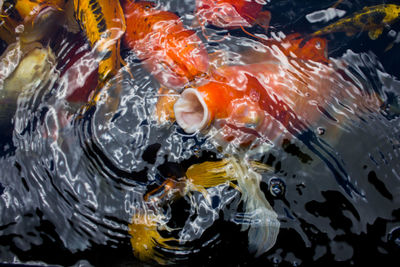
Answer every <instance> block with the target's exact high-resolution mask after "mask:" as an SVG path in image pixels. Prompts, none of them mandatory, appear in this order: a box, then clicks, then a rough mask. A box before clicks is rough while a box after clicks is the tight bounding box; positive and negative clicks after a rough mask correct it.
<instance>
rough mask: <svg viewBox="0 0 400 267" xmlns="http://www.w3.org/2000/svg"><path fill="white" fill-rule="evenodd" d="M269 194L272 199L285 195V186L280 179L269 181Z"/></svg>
mask: <svg viewBox="0 0 400 267" xmlns="http://www.w3.org/2000/svg"><path fill="white" fill-rule="evenodd" d="M268 187H269V192H270V194H271V195H272V196H273V197H276V198H278V197H281V196H283V195H284V194H285V188H286V185H285V183H284V182H283V181H282V179H280V178H276V177H274V178H271V179H270V180H269V186H268Z"/></svg>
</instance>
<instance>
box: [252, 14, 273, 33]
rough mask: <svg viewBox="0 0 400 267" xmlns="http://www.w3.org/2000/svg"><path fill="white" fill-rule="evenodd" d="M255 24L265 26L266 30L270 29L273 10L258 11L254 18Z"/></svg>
mask: <svg viewBox="0 0 400 267" xmlns="http://www.w3.org/2000/svg"><path fill="white" fill-rule="evenodd" d="M254 22H255V24H257V25H258V26H260V27H262V28H264V30H265V31H267V30H268V29H269V23H270V22H271V12H269V11H268V10H266V11H262V12H260V13H258V15H257V18H256V19H255V20H254Z"/></svg>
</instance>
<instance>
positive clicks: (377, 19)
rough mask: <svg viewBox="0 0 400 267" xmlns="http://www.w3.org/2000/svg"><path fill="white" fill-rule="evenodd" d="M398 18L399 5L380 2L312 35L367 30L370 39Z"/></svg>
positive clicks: (349, 33)
mask: <svg viewBox="0 0 400 267" xmlns="http://www.w3.org/2000/svg"><path fill="white" fill-rule="evenodd" d="M399 18H400V6H399V5H394V4H382V5H376V6H371V7H364V8H363V9H362V10H361V11H360V12H356V13H355V14H353V15H352V16H350V17H346V18H342V19H340V20H338V21H337V22H335V23H332V24H330V25H328V26H326V27H325V28H322V29H321V30H319V31H316V32H314V33H313V34H312V36H320V35H325V34H329V33H333V32H345V33H346V34H347V35H348V36H352V35H354V34H356V33H358V32H363V31H368V35H369V37H370V38H371V39H372V40H375V39H377V38H378V37H379V36H380V35H381V34H382V31H383V29H384V27H385V26H387V25H391V24H393V23H395V22H396V21H398V20H399Z"/></svg>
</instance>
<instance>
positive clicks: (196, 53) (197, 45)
mask: <svg viewBox="0 0 400 267" xmlns="http://www.w3.org/2000/svg"><path fill="white" fill-rule="evenodd" d="M123 9H124V13H125V16H126V23H127V29H126V34H125V36H124V38H123V43H124V44H125V46H127V47H129V48H130V49H132V50H133V51H134V52H135V53H136V55H137V57H138V58H139V59H140V60H142V61H143V62H144V64H145V66H146V68H147V70H148V71H149V72H151V74H152V75H153V76H154V77H155V78H156V79H157V80H158V81H159V82H160V83H161V84H162V85H164V86H166V87H169V88H181V87H183V86H184V85H185V84H186V83H188V82H190V81H192V80H193V79H195V78H196V77H198V76H200V75H202V74H204V73H206V72H207V70H208V55H207V51H206V49H205V47H204V45H203V43H202V42H201V40H200V38H199V37H198V36H197V35H196V33H195V32H194V31H191V30H187V29H186V28H185V27H184V25H183V23H182V21H181V20H180V19H179V17H178V16H177V15H175V14H174V13H172V12H168V11H162V10H158V9H156V8H155V5H154V4H153V3H151V2H128V1H127V2H126V4H125V5H124V6H123Z"/></svg>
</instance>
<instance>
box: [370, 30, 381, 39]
mask: <svg viewBox="0 0 400 267" xmlns="http://www.w3.org/2000/svg"><path fill="white" fill-rule="evenodd" d="M382 32H383V28H378V29H375V30H371V31H369V32H368V36H369V38H371V40H376V39H378V37H379V36H380V35H381V34H382Z"/></svg>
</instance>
